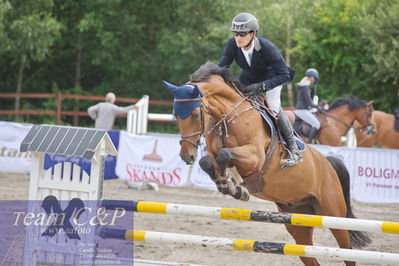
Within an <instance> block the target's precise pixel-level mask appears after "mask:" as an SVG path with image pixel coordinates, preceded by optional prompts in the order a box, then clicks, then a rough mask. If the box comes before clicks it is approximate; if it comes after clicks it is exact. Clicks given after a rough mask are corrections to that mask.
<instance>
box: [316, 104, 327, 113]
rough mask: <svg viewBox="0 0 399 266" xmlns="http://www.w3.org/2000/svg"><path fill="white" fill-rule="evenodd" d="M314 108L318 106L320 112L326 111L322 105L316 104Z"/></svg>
mask: <svg viewBox="0 0 399 266" xmlns="http://www.w3.org/2000/svg"><path fill="white" fill-rule="evenodd" d="M314 108H316V109H317V111H318V112H322V113H323V112H325V111H324V109H323V107H321V106H320V105H315V106H314Z"/></svg>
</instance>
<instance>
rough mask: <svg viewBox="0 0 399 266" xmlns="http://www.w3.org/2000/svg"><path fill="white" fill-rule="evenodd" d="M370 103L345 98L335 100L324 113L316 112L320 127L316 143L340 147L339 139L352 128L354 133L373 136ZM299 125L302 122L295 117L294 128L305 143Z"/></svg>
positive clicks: (350, 97)
mask: <svg viewBox="0 0 399 266" xmlns="http://www.w3.org/2000/svg"><path fill="white" fill-rule="evenodd" d="M372 103H373V102H372V101H369V102H366V101H364V100H360V99H358V98H356V97H355V96H346V97H341V98H338V99H336V100H335V101H334V102H333V103H332V104H331V105H330V107H329V109H328V110H327V111H326V112H320V111H318V112H317V113H316V116H317V117H318V118H319V120H320V123H321V126H320V129H319V132H318V133H317V135H316V137H315V140H316V143H317V144H323V145H329V146H341V137H342V136H344V135H345V134H346V133H347V131H348V130H349V129H350V128H354V129H355V132H365V134H366V135H370V136H371V135H375V128H374V125H373V124H372V123H371V115H372V112H373V106H372ZM355 122H357V124H356V126H355V125H354V123H355ZM301 123H302V125H303V123H304V122H302V121H301V120H300V118H298V117H296V118H295V123H294V128H295V129H296V131H297V132H298V133H299V134H300V136H301V138H302V139H303V140H304V141H307V137H306V136H305V134H304V133H302V132H301V131H303V130H298V127H299V125H300V124H301ZM305 127H306V125H305ZM308 127H309V126H308ZM309 129H310V128H309Z"/></svg>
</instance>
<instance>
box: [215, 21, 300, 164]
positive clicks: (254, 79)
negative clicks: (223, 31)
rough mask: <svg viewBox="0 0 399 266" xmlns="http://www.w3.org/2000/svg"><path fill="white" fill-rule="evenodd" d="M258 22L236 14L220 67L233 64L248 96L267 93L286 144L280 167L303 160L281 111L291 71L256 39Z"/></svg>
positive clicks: (273, 49)
mask: <svg viewBox="0 0 399 266" xmlns="http://www.w3.org/2000/svg"><path fill="white" fill-rule="evenodd" d="M258 30H259V24H258V20H257V19H256V18H255V16H253V15H252V14H249V13H239V14H238V15H236V16H235V17H234V18H233V21H232V24H231V29H230V31H231V32H232V33H233V37H232V38H230V39H229V40H228V41H227V44H226V46H225V48H224V51H223V54H222V57H221V59H220V61H219V66H220V67H225V66H227V67H229V66H230V65H231V64H232V63H233V61H235V62H236V63H237V65H238V66H239V67H240V68H241V72H240V75H239V77H238V79H239V80H240V82H241V83H242V84H243V85H244V86H245V88H244V89H243V91H242V92H243V93H244V94H245V95H246V96H248V95H255V96H257V95H259V94H266V97H267V102H268V105H269V107H270V108H271V109H272V110H273V111H274V112H275V113H276V114H277V115H278V127H279V130H280V132H281V134H282V136H283V137H284V139H285V141H286V143H287V149H288V156H287V157H286V158H282V159H281V162H280V163H281V165H282V166H283V168H286V167H289V166H292V165H296V164H298V163H300V162H301V161H302V151H301V150H300V149H299V148H298V146H297V144H296V141H295V137H294V133H293V129H292V126H291V123H290V122H289V120H288V118H287V116H286V114H285V113H284V111H283V110H282V109H281V101H280V94H281V89H282V85H284V84H287V83H288V82H290V81H291V80H292V78H293V76H294V71H293V70H291V69H290V68H289V67H288V66H287V65H286V64H285V61H284V59H283V56H282V55H281V52H280V51H279V50H278V49H277V47H276V46H275V45H274V44H273V43H272V42H271V41H269V40H267V39H266V38H263V37H260V36H258V35H257V34H258Z"/></svg>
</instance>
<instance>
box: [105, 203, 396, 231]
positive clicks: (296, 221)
mask: <svg viewBox="0 0 399 266" xmlns="http://www.w3.org/2000/svg"><path fill="white" fill-rule="evenodd" d="M102 207H104V208H106V209H116V208H123V209H124V210H126V211H133V212H142V213H156V214H175V215H195V216H201V217H210V218H218V219H227V220H245V221H255V222H267V223H278V224H291V225H298V226H311V227H323V228H331V229H343V230H355V231H367V232H375V233H388V234H399V223H395V222H384V221H374V220H365V219H352V218H342V217H332V216H321V215H309V214H299V213H284V212H267V211H260V210H247V209H234V208H221V207H209V206H198V205H186V204H171V203H160V202H147V201H130V200H107V199H104V200H103V201H102Z"/></svg>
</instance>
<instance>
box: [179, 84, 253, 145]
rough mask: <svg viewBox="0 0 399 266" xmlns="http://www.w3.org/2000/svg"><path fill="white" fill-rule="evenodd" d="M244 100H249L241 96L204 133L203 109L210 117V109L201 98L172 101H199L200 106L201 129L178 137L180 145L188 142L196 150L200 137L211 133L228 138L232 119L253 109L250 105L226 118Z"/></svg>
mask: <svg viewBox="0 0 399 266" xmlns="http://www.w3.org/2000/svg"><path fill="white" fill-rule="evenodd" d="M232 84H233V87H234V89H235V90H236V91H237V92H238V93H239V94H240V95H241V96H243V95H242V93H241V92H240V91H239V90H238V88H237V87H236V86H235V85H234V83H232ZM246 100H249V99H248V98H247V97H245V96H243V98H242V100H241V101H239V102H238V103H237V104H236V105H235V106H234V107H233V108H232V109H231V110H230V111H228V112H227V113H225V114H223V115H222V117H221V118H220V119H219V121H217V122H216V123H214V124H213V125H212V127H211V128H210V129H209V130H208V131H206V132H205V118H204V114H203V112H204V108H205V109H206V111H207V113H208V114H209V115H210V114H211V111H210V108H209V107H208V106H207V105H206V103H205V102H204V101H203V99H202V97H200V98H193V99H174V101H175V102H193V101H201V105H200V116H201V129H200V130H199V131H196V132H193V133H191V134H185V135H182V134H181V135H180V137H181V139H180V141H179V143H180V145H181V143H182V142H184V141H187V142H189V143H190V144H191V145H193V146H194V147H195V148H198V146H199V145H200V141H201V136H203V137H206V136H208V135H209V134H211V133H212V132H215V133H216V134H218V135H219V136H222V135H225V136H226V137H228V136H229V134H228V130H227V125H228V124H229V123H231V122H232V121H233V120H234V119H236V118H237V117H239V116H240V115H241V114H242V113H244V112H246V111H249V110H251V109H254V108H255V107H254V106H253V105H250V106H249V107H247V108H245V109H243V110H240V111H239V112H238V113H236V114H235V115H233V116H232V117H231V118H228V117H229V116H230V115H231V114H232V113H233V112H234V111H235V110H236V109H237V108H238V107H240V106H241V104H243V103H244V102H245V101H246ZM222 125H223V127H222V130H217V128H218V127H221V126H222ZM198 135H199V138H198V140H197V141H196V142H194V141H192V140H190V138H191V137H194V136H198Z"/></svg>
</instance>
